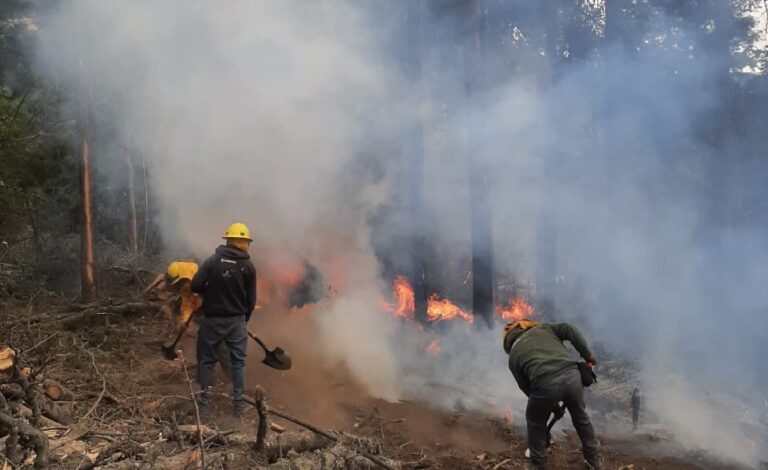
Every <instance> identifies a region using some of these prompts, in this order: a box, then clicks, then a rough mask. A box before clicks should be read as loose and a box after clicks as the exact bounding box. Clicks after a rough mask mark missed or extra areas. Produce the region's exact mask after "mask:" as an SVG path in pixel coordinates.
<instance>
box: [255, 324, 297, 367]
mask: <svg viewBox="0 0 768 470" xmlns="http://www.w3.org/2000/svg"><path fill="white" fill-rule="evenodd" d="M248 336H250V337H251V339H252V340H254V341H256V342H257V343H259V346H261V348H262V349H263V350H264V360H263V361H261V362H263V363H264V364H266V365H268V366H269V367H271V368H273V369H277V370H288V369H290V368H291V356H289V355H288V354H286V352H285V351H284V350H283V348H281V347H276V348H275V349H273V350H271V351H270V350H269V349H268V348H267V345H266V344H264V342H263V341H262V340H261V339H259V337H258V336H256V335H255V334H253V333H251V332H250V331H248Z"/></svg>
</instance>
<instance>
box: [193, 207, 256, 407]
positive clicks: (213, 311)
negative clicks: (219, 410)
mask: <svg viewBox="0 0 768 470" xmlns="http://www.w3.org/2000/svg"><path fill="white" fill-rule="evenodd" d="M224 239H225V240H226V241H227V243H226V245H222V246H219V247H218V248H216V252H215V253H214V254H213V255H212V256H211V257H210V258H208V259H207V260H205V262H204V263H203V265H202V266H201V267H200V269H199V270H198V271H197V274H195V277H194V278H193V279H192V291H193V292H197V293H199V294H202V296H203V306H202V311H203V315H204V319H203V321H202V323H201V324H200V330H199V331H198V335H197V381H198V383H199V384H200V389H201V392H200V395H199V399H198V404H199V406H200V407H201V414H202V415H204V416H206V418H209V417H210V410H209V401H210V392H209V388H210V387H211V386H212V385H213V370H214V367H215V366H216V363H217V362H218V361H219V357H218V354H217V347H218V345H219V344H220V343H221V342H222V341H223V342H225V343H226V344H227V346H228V348H229V357H230V361H231V363H232V397H233V404H232V405H233V414H234V415H235V416H236V417H239V416H240V415H241V414H242V412H243V408H244V402H243V393H244V392H245V357H246V349H247V346H248V330H247V329H246V324H247V323H248V320H249V319H250V317H251V312H253V308H254V306H255V305H256V269H255V268H254V267H253V263H251V259H250V256H249V255H248V248H249V247H250V244H251V241H252V240H251V233H250V230H248V227H246V226H245V224H242V223H240V222H237V223H234V224H232V225H230V226H229V228H228V229H227V232H226V233H225V234H224Z"/></svg>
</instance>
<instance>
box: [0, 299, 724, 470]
mask: <svg viewBox="0 0 768 470" xmlns="http://www.w3.org/2000/svg"><path fill="white" fill-rule="evenodd" d="M127 300H130V301H136V300H137V299H127ZM127 300H123V301H113V304H114V305H120V304H121V302H122V303H125V302H126V301H127ZM52 304H56V307H55V308H51V305H52ZM37 305H38V306H34V305H33V304H32V303H31V302H30V303H29V306H21V305H17V306H15V307H14V306H9V305H6V306H5V308H4V309H3V311H2V313H0V325H2V332H3V334H2V338H0V341H1V342H2V343H3V344H10V345H13V346H14V347H15V348H17V349H18V350H20V356H21V360H22V361H23V363H24V365H27V366H29V367H31V368H32V369H33V370H35V371H36V372H37V373H38V374H40V377H43V376H45V377H48V378H54V379H56V380H58V381H60V382H61V383H63V384H65V385H66V386H67V387H69V388H70V389H71V390H72V391H73V392H75V394H76V395H77V397H78V398H77V400H76V401H75V402H73V403H69V404H68V406H69V411H70V414H71V418H72V419H71V421H70V422H69V423H67V425H66V430H64V431H63V433H64V435H63V436H61V435H58V436H56V437H55V439H56V442H61V439H63V438H65V437H66V436H67V435H68V433H69V435H72V434H77V433H80V434H81V436H80V439H79V441H80V442H84V443H85V448H83V449H76V450H75V451H73V452H71V453H70V454H69V455H67V456H65V457H63V458H59V460H55V459H54V461H53V463H52V464H51V468H67V469H76V468H77V469H83V468H138V463H137V464H136V466H135V467H119V466H115V465H113V464H114V462H115V461H116V460H123V461H135V462H142V461H144V462H145V465H144V468H164V467H166V465H164V464H162V463H160V462H163V458H166V459H167V458H168V457H169V456H171V455H174V454H179V453H180V452H182V451H189V450H190V449H194V447H195V446H194V444H193V443H191V442H190V441H189V440H188V439H186V440H185V439H184V438H177V439H173V438H172V436H168V435H167V434H173V432H171V431H168V429H171V430H176V431H174V432H176V433H178V432H177V431H178V428H179V427H183V425H185V424H193V423H194V422H195V420H194V411H193V406H192V403H191V401H190V400H189V399H188V397H189V394H190V391H189V384H188V383H187V381H186V378H185V373H184V367H183V364H182V362H181V361H179V360H177V361H168V360H166V359H163V358H162V356H161V354H160V344H161V342H162V341H163V340H165V339H166V338H167V337H168V334H169V332H170V331H171V328H172V325H171V323H170V322H169V321H168V320H166V319H164V318H162V317H161V316H160V315H159V314H158V313H157V312H156V311H154V310H152V309H148V310H147V311H139V312H135V313H130V314H124V313H115V314H99V313H98V312H97V313H94V314H92V315H86V316H85V317H84V318H82V319H79V320H77V321H74V322H68V321H67V320H66V318H73V317H71V316H72V315H77V312H76V309H75V307H74V306H73V305H68V304H65V303H63V302H62V301H61V300H57V299H54V298H51V299H40V300H38V302H37ZM67 310H69V311H71V312H69V313H66V314H64V313H61V312H66V311H67ZM96 310H99V309H96ZM103 310H108V309H107V308H104V309H103ZM45 311H48V313H46V315H47V316H46V315H41V314H40V312H45ZM81 311H82V309H81ZM86 311H87V310H86ZM260 315H261V317H257V318H254V319H253V320H252V322H251V327H252V328H254V329H257V330H258V332H259V333H260V334H263V336H264V339H265V340H267V343H268V344H270V345H273V346H274V345H280V346H282V347H284V348H285V349H286V350H287V351H289V352H290V354H291V356H292V358H293V364H294V367H293V368H292V369H291V370H290V371H284V372H280V371H276V370H273V369H269V368H268V367H266V366H264V365H263V364H261V363H260V360H261V357H262V353H261V352H260V349H258V347H257V346H256V345H255V344H252V345H251V348H250V350H249V361H248V366H247V371H248V374H247V380H248V384H247V385H248V389H249V393H251V392H250V391H253V390H255V388H256V386H257V385H259V386H261V387H263V389H264V391H265V394H266V399H267V403H268V404H269V406H270V408H271V409H273V410H278V411H282V412H284V413H287V414H290V415H292V416H294V417H297V418H299V419H301V420H304V421H306V422H309V423H311V424H314V425H315V426H317V427H319V428H321V429H325V430H334V431H340V432H348V433H352V434H355V435H358V436H363V437H369V438H372V439H375V440H376V441H378V442H379V443H380V444H381V449H380V450H381V452H380V453H381V455H382V456H383V457H386V458H389V459H393V460H394V461H397V462H399V464H400V465H401V467H402V468H414V469H416V468H434V469H438V468H439V469H463V468H482V469H493V470H503V469H514V468H522V467H523V466H524V464H525V457H524V452H525V449H526V444H525V438H524V433H522V432H521V429H520V428H516V427H515V426H513V425H510V424H509V423H507V422H506V421H505V419H504V418H500V417H497V416H484V415H482V414H478V413H466V412H463V413H462V412H452V411H447V410H440V409H434V408H432V407H430V406H429V404H428V403H416V402H409V401H401V402H395V403H389V402H385V401H382V400H378V399H375V398H372V397H371V394H369V393H368V392H367V391H366V389H365V388H364V387H362V386H361V385H360V384H357V383H355V381H354V380H353V379H352V378H351V377H350V375H349V374H347V373H346V371H345V370H344V368H342V367H339V366H336V365H333V364H323V363H322V362H321V360H320V359H319V355H318V354H317V352H316V349H315V346H314V344H313V343H312V341H311V340H308V338H311V329H310V328H311V322H307V321H306V319H302V318H301V316H300V315H293V316H286V315H285V314H284V312H283V313H280V314H278V313H275V312H272V313H270V312H263V313H262V312H260ZM58 317H62V318H65V320H56V321H55V322H50V321H49V320H50V318H58ZM190 330H191V331H190V332H188V334H187V336H186V337H185V338H184V339H183V341H182V343H181V349H182V350H183V351H184V357H185V361H184V364H186V365H187V366H188V367H187V368H188V371H187V372H188V373H189V374H191V375H192V376H194V362H195V360H194V342H195V335H194V330H195V327H192V328H190ZM218 380H219V382H218V383H217V385H216V387H215V392H217V393H219V392H221V393H227V392H229V386H228V384H227V383H226V379H225V377H224V375H223V374H222V373H221V371H219V373H218ZM214 402H215V403H214V410H215V414H216V418H215V420H214V423H215V427H217V428H218V429H219V430H220V432H221V433H222V434H221V435H224V434H226V433H230V432H235V431H237V432H238V433H242V434H245V435H251V436H253V435H255V433H256V428H257V423H258V418H257V415H256V410H255V409H253V408H250V407H249V410H248V411H247V413H246V416H245V418H244V419H242V420H239V421H238V420H234V419H233V418H230V417H229V412H230V408H229V403H228V400H227V398H225V397H223V396H217V397H216V398H215V400H214ZM273 421H274V422H275V423H277V424H279V425H281V426H283V427H285V428H286V429H287V430H288V431H290V430H294V429H300V428H299V427H297V426H296V425H294V424H292V423H289V422H286V421H284V420H281V419H279V418H277V417H273ZM84 428H87V431H85V432H84V433H83V429H84ZM58 431H59V432H61V431H62V430H58ZM555 438H556V442H555V444H554V446H553V450H552V463H553V468H562V469H571V468H573V469H576V468H583V467H582V459H581V456H580V452H579V445H578V439H577V438H576V437H575V436H573V435H572V433H564V432H559V433H557V435H556V436H555ZM600 438H601V442H602V445H603V456H604V458H605V462H606V468H610V469H620V468H621V469H627V470H629V469H697V468H733V467H728V466H725V465H722V466H718V465H715V464H713V463H711V462H703V461H697V460H696V457H692V456H681V457H678V458H673V457H659V456H661V455H675V454H676V451H675V450H674V449H673V448H671V444H670V443H669V442H666V441H663V440H658V439H654V438H652V437H651V436H645V435H629V434H628V435H622V436H616V435H614V436H608V435H601V436H600ZM210 445H211V446H212V448H211V449H209V451H211V452H213V451H215V450H216V449H213V447H215V446H216V445H217V444H216V443H215V442H212V443H211V444H210ZM219 445H220V446H221V444H219ZM227 450H228V451H229V454H227V455H229V461H230V464H229V465H222V466H221V467H220V468H246V467H248V468H259V467H260V466H261V465H264V464H265V462H264V461H263V460H260V459H259V458H257V457H256V456H255V452H254V451H253V449H252V448H250V447H248V446H239V447H238V446H235V445H233V446H232V447H231V448H229V449H227ZM78 451H79V452H78ZM116 455H119V456H120V457H115V456H116ZM683 457H685V458H683ZM166 462H168V461H167V460H166ZM233 462H234V463H233ZM110 465H112V466H110ZM179 468H185V467H183V466H182V467H179Z"/></svg>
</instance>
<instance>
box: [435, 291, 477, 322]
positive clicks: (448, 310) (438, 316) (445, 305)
mask: <svg viewBox="0 0 768 470" xmlns="http://www.w3.org/2000/svg"><path fill="white" fill-rule="evenodd" d="M457 317H461V318H463V319H464V320H466V321H467V323H472V322H473V321H474V318H473V317H472V314H471V313H469V312H465V311H464V310H462V309H461V308H459V307H458V306H457V305H456V304H454V303H453V302H451V301H450V300H448V299H441V298H440V297H438V295H437V294H432V295H430V296H429V301H428V302H427V318H428V319H429V321H441V320H452V319H454V318H457Z"/></svg>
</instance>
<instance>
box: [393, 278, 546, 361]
mask: <svg viewBox="0 0 768 470" xmlns="http://www.w3.org/2000/svg"><path fill="white" fill-rule="evenodd" d="M392 300H393V301H392V302H391V303H390V302H386V301H384V300H382V301H381V302H380V306H381V308H382V309H383V310H385V311H387V312H391V313H393V314H395V315H397V316H398V317H402V318H406V319H410V320H412V319H413V318H414V315H415V310H416V307H415V305H416V302H415V293H414V290H413V286H411V283H410V282H408V279H406V278H405V276H397V277H396V278H395V280H394V281H393V282H392ZM495 310H496V313H497V314H498V315H499V317H500V318H501V319H502V320H506V321H518V320H522V319H523V318H528V317H530V316H532V315H533V307H532V306H531V305H529V304H528V303H527V302H526V301H525V300H524V299H522V298H521V297H515V298H513V299H510V300H509V302H508V303H507V305H497V306H496V309H495ZM455 318H461V319H463V320H464V321H466V322H467V323H470V324H471V323H472V322H474V317H473V315H472V314H471V313H470V312H467V311H466V310H463V309H462V308H461V307H459V306H458V305H456V304H455V303H453V302H451V301H450V300H449V299H443V298H440V296H438V295H437V294H436V293H432V294H431V295H430V296H429V299H428V301H427V320H429V321H431V322H437V321H444V320H453V319H455ZM438 351H439V349H438Z"/></svg>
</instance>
